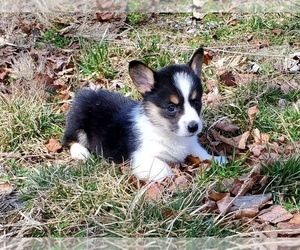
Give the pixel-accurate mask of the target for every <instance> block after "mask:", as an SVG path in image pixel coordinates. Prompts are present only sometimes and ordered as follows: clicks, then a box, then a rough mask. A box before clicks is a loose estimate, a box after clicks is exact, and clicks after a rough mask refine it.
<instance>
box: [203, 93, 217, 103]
mask: <svg viewBox="0 0 300 250" xmlns="http://www.w3.org/2000/svg"><path fill="white" fill-rule="evenodd" d="M206 100H207V102H208V103H215V102H218V101H219V100H220V95H219V94H218V93H215V92H209V93H207V95H206Z"/></svg>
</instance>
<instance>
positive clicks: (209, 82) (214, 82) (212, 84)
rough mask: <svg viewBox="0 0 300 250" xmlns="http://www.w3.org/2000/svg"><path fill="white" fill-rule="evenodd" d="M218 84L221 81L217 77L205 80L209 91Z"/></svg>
mask: <svg viewBox="0 0 300 250" xmlns="http://www.w3.org/2000/svg"><path fill="white" fill-rule="evenodd" d="M218 84H219V81H218V80H215V79H210V80H207V81H206V82H205V86H206V88H207V89H208V91H213V89H214V88H217V87H218Z"/></svg>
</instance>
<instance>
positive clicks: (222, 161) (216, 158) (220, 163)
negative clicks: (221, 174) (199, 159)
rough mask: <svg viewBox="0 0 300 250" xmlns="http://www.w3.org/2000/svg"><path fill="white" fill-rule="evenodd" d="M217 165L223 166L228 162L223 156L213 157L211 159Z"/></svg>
mask: <svg viewBox="0 0 300 250" xmlns="http://www.w3.org/2000/svg"><path fill="white" fill-rule="evenodd" d="M213 159H214V160H215V161H216V162H217V163H218V164H219V165H225V164H226V163H227V162H228V160H227V159H226V157H225V156H214V158H213Z"/></svg>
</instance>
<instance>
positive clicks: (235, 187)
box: [230, 179, 244, 196]
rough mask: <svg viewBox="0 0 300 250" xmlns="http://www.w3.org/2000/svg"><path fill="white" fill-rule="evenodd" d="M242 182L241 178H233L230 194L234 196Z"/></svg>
mask: <svg viewBox="0 0 300 250" xmlns="http://www.w3.org/2000/svg"><path fill="white" fill-rule="evenodd" d="M243 184H244V181H242V180H239V179H236V180H234V182H233V184H232V187H231V189H230V193H231V194H232V195H234V196H236V195H237V194H238V193H239V191H240V190H241V187H242V186H243Z"/></svg>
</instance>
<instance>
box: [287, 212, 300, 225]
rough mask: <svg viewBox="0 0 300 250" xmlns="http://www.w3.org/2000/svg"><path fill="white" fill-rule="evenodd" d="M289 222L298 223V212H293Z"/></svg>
mask: <svg viewBox="0 0 300 250" xmlns="http://www.w3.org/2000/svg"><path fill="white" fill-rule="evenodd" d="M289 223H294V224H299V225H300V213H296V214H293V218H292V219H290V220H289Z"/></svg>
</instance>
